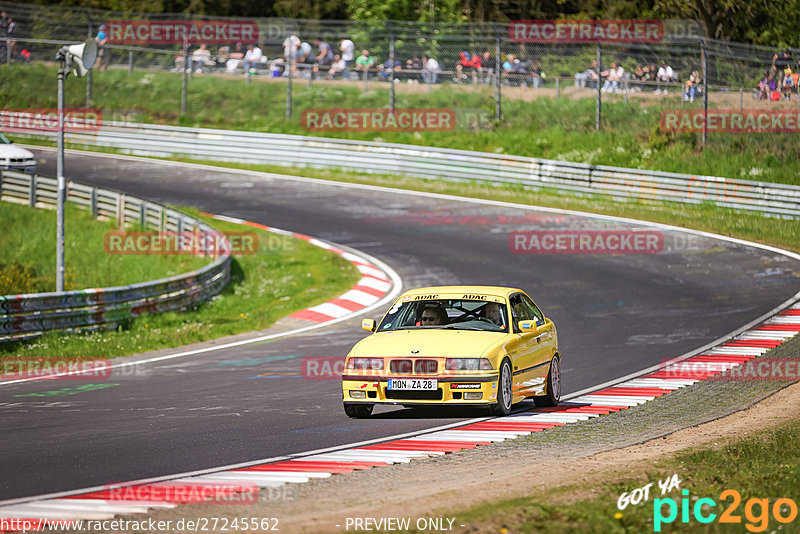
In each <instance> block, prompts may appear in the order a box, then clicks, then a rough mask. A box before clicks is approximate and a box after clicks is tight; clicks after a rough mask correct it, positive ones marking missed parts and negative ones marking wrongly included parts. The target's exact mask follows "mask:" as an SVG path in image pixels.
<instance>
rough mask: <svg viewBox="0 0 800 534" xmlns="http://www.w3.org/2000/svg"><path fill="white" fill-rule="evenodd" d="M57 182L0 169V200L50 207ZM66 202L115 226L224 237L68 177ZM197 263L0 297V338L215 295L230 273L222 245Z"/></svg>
mask: <svg viewBox="0 0 800 534" xmlns="http://www.w3.org/2000/svg"><path fill="white" fill-rule="evenodd" d="M56 195H57V182H56V180H54V179H52V178H44V177H42V176H36V175H29V174H25V173H21V172H15V171H3V172H2V173H0V200H3V201H11V202H20V203H27V204H29V205H30V206H31V207H36V206H47V205H51V206H52V205H55V204H56V199H57V196H56ZM67 202H68V203H70V204H75V205H78V206H80V207H82V208H84V209H87V210H89V212H90V213H91V214H92V217H103V218H107V219H110V220H115V221H116V222H117V226H118V227H119V228H124V226H125V225H130V224H138V225H139V226H141V227H145V228H150V229H153V230H156V231H159V232H177V233H179V234H182V233H184V232H192V233H195V232H204V233H207V235H219V237H220V239H222V240H224V236H223V235H222V234H221V233H220V232H219V231H217V230H215V229H213V228H212V227H211V226H209V225H207V224H205V223H204V222H202V221H200V220H198V219H195V218H194V217H190V216H188V215H186V214H184V213H181V212H179V211H176V210H173V209H170V208H167V207H165V206H161V205H160V204H156V203H153V202H149V201H147V200H143V199H140V198H137V197H134V196H131V195H126V194H124V193H119V192H116V191H109V190H106V189H101V188H97V187H90V186H86V185H82V184H77V183H74V182H70V183H69V185H68V193H67ZM217 250H218V251H219V254H218V256H217V257H216V258H213V257H212V258H211V259H212V260H213V261H212V262H211V263H210V264H208V265H206V266H205V267H203V268H201V269H197V270H195V271H190V272H187V273H184V274H180V275H177V276H173V277H170V278H163V279H160V280H154V281H150V282H142V283H139V284H133V285H128V286H120V287H107V288H100V289H81V290H77V291H64V292H52V293H32V294H25V295H7V296H0V342H3V341H9V340H19V339H24V338H30V337H34V336H37V335H40V334H41V333H43V332H45V331H50V330H89V329H96V328H109V327H113V326H115V325H117V324H119V323H121V322H123V321H127V320H129V319H131V318H133V317H137V316H139V315H142V314H145V313H158V312H163V311H167V310H176V309H181V308H186V307H188V306H191V305H193V304H195V303H198V302H202V301H203V300H206V299H208V298H210V297H212V296H214V295H216V294H218V293H219V292H220V291H222V289H223V288H224V287H225V285H227V283H228V281H229V279H230V260H231V256H230V250H229V247H227V248H226V247H223V248H222V249H216V250H215V251H214V253H216V252H217Z"/></svg>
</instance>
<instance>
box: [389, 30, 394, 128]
mask: <svg viewBox="0 0 800 534" xmlns="http://www.w3.org/2000/svg"><path fill="white" fill-rule="evenodd" d="M389 113H391V114H392V115H394V32H393V31H391V29H390V33H389Z"/></svg>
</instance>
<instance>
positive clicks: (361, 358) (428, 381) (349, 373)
mask: <svg viewBox="0 0 800 534" xmlns="http://www.w3.org/2000/svg"><path fill="white" fill-rule="evenodd" d="M361 326H362V328H363V329H364V330H367V331H369V332H373V334H372V335H371V336H368V337H366V338H364V339H362V340H361V341H359V342H358V343H356V345H355V346H354V347H353V349H352V350H351V351H350V353H349V354H348V355H347V359H346V361H345V370H344V373H343V374H342V395H343V400H342V401H343V404H344V411H345V413H346V414H347V415H348V416H350V417H355V418H364V417H369V416H370V414H372V409H373V407H374V406H375V405H376V404H401V405H404V406H425V405H428V406H431V405H437V406H441V405H448V406H449V405H461V406H464V405H469V406H487V407H489V408H490V409H491V411H492V413H494V414H496V415H507V414H508V413H509V412H510V411H511V406H512V405H513V404H514V403H517V402H519V401H521V400H523V399H525V398H529V397H532V398H533V400H534V402H535V403H536V405H537V406H555V405H557V404H558V402H559V400H560V398H561V364H560V362H561V355H560V354H559V352H558V339H557V336H556V327H555V325H554V324H553V322H552V321H551V320H550V319H547V318H546V317H545V316H544V314H542V312H541V311H540V310H539V307H538V306H536V304H535V303H534V302H533V300H531V298H530V297H528V295H526V294H525V293H524V292H523V291H521V290H519V289H514V288H508V287H488V286H447V287H425V288H420V289H413V290H411V291H406V292H405V293H403V295H401V296H400V298H398V299H397V300H396V301H395V302H394V304H393V305H392V307H391V308H390V309H389V311H387V312H386V315H385V316H384V317H383V319H382V320H381V321H380V323H376V322H375V321H374V320H373V319H364V320H363V321H362V325H361Z"/></svg>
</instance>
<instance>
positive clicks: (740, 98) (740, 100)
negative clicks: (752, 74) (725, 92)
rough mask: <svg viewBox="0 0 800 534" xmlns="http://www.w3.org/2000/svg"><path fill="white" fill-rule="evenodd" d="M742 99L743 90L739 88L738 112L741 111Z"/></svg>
mask: <svg viewBox="0 0 800 534" xmlns="http://www.w3.org/2000/svg"><path fill="white" fill-rule="evenodd" d="M743 97H744V89H742V88H741V87H740V88H739V111H740V112H741V111H742V104H743V102H742V98H743Z"/></svg>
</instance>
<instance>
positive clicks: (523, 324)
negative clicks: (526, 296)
mask: <svg viewBox="0 0 800 534" xmlns="http://www.w3.org/2000/svg"><path fill="white" fill-rule="evenodd" d="M537 326H538V325H537V324H536V321H531V320H530V319H525V320H524V321H520V322H518V323H517V327H518V328H519V331H520V332H522V333H525V332H533V331H534V330H536V328H537Z"/></svg>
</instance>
